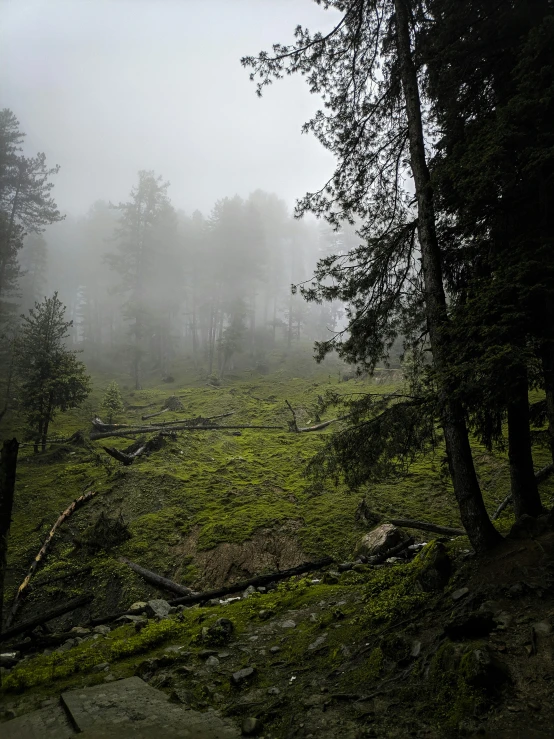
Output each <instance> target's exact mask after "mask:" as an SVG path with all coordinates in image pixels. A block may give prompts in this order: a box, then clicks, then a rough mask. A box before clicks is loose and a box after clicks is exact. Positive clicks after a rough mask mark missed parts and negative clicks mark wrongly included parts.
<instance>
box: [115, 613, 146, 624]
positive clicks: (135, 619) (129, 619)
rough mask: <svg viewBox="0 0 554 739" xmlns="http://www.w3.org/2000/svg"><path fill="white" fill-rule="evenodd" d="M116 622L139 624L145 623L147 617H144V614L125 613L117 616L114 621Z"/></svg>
mask: <svg viewBox="0 0 554 739" xmlns="http://www.w3.org/2000/svg"><path fill="white" fill-rule="evenodd" d="M117 622H119V623H122V624H139V623H143V624H147V623H148V619H147V618H145V617H144V616H131V614H129V613H126V614H125V615H124V616H120V617H119V618H117V619H116V623H117Z"/></svg>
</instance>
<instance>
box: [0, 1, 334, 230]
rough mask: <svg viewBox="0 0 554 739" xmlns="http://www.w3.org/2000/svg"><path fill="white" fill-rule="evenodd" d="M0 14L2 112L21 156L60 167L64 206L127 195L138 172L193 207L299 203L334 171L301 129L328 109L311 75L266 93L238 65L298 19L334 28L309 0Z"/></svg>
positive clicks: (113, 5) (76, 207) (7, 9)
mask: <svg viewBox="0 0 554 739" xmlns="http://www.w3.org/2000/svg"><path fill="white" fill-rule="evenodd" d="M0 14H1V18H0V107H2V108H4V107H8V108H11V109H12V110H13V111H14V113H15V114H16V116H17V117H18V118H19V120H20V122H21V128H22V130H23V131H25V132H26V133H27V138H26V153H28V154H34V153H36V152H37V151H44V152H45V153H46V155H47V160H48V162H49V163H50V164H52V165H54V164H59V165H61V170H60V173H59V174H58V175H57V176H56V178H55V190H54V194H55V197H56V200H57V202H58V205H59V207H60V209H61V210H62V211H64V212H68V213H71V214H74V215H77V214H80V213H83V212H85V211H86V210H87V209H88V207H89V206H90V205H91V204H92V203H93V202H94V201H95V200H97V199H100V198H102V199H105V200H111V201H112V202H119V201H121V200H126V199H127V197H128V194H129V190H130V188H131V186H132V185H133V184H134V183H135V181H136V179H137V171H138V170H139V169H154V170H155V171H156V173H157V174H161V175H163V177H164V178H165V179H167V180H169V181H170V182H171V187H170V190H169V194H170V196H171V199H172V202H173V204H174V205H175V206H176V207H178V208H183V209H184V210H186V211H187V212H188V213H190V212H192V211H193V210H194V209H196V208H199V209H200V210H202V211H203V212H205V213H208V212H209V210H210V209H211V207H212V205H213V203H214V201H215V200H216V199H218V198H221V197H224V196H226V195H229V196H232V195H234V194H239V195H241V196H244V197H246V196H248V194H249V193H250V192H252V191H253V190H254V189H256V188H262V189H264V190H268V191H272V192H276V193H277V194H278V195H279V196H280V197H282V198H284V199H285V200H286V201H287V203H288V204H289V206H292V205H293V204H294V200H295V199H296V198H298V197H301V196H302V195H303V194H304V192H305V191H307V190H311V189H315V188H317V187H320V186H321V185H322V184H323V183H324V181H325V179H327V178H328V177H329V175H330V174H331V172H332V167H333V160H332V157H331V156H330V155H329V154H328V153H327V152H325V150H324V149H323V148H322V147H321V146H320V144H319V143H318V142H317V141H316V140H315V139H313V138H312V137H310V136H308V135H302V134H301V133H300V128H301V125H302V123H303V122H304V121H305V120H307V119H308V118H309V117H310V116H311V115H312V114H313V113H314V112H315V111H316V109H317V108H318V107H319V100H318V99H317V98H315V97H314V96H311V95H310V94H309V91H308V89H307V86H306V84H305V82H304V81H303V79H301V78H295V77H289V78H286V79H284V80H282V81H280V82H277V83H275V84H273V85H272V86H271V87H270V88H269V89H268V90H267V92H266V93H265V94H264V97H263V98H262V99H261V100H260V99H258V98H257V97H256V95H255V86H254V84H253V83H251V82H250V81H249V79H248V75H249V70H245V69H243V68H242V67H241V65H240V57H241V56H244V55H247V54H256V53H257V52H259V51H260V50H262V49H268V50H269V49H270V47H271V44H272V43H274V42H278V41H279V42H288V41H290V40H292V32H293V29H294V27H295V26H296V25H297V24H299V23H301V24H302V25H307V26H308V27H309V28H310V29H314V30H315V29H321V30H325V29H326V28H329V27H330V26H331V25H332V21H333V20H334V18H335V16H332V15H331V13H330V12H325V11H322V10H321V8H319V7H318V6H317V5H315V3H314V2H313V0H34V1H32V0H0Z"/></svg>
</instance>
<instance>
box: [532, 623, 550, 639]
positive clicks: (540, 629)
mask: <svg viewBox="0 0 554 739" xmlns="http://www.w3.org/2000/svg"><path fill="white" fill-rule="evenodd" d="M532 628H533V631H534V632H535V634H537V636H548V635H549V634H551V633H552V626H551V625H550V624H549V623H546V621H540V622H538V623H536V624H533V627H532Z"/></svg>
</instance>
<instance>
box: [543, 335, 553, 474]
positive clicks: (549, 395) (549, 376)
mask: <svg viewBox="0 0 554 739" xmlns="http://www.w3.org/2000/svg"><path fill="white" fill-rule="evenodd" d="M540 355H541V361H542V373H543V378H544V390H545V393H546V419H547V421H548V441H549V444H550V455H551V457H552V461H553V462H554V343H552V342H551V341H545V342H543V344H542V346H541V348H540Z"/></svg>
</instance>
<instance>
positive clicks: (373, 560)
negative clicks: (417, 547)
mask: <svg viewBox="0 0 554 739" xmlns="http://www.w3.org/2000/svg"><path fill="white" fill-rule="evenodd" d="M413 543H414V540H413V539H412V537H411V536H410V538H409V539H406V541H401V542H400V544H397V545H396V546H395V547H392V548H391V549H389V550H388V551H386V552H383V554H377V555H374V556H373V557H368V558H367V561H368V563H369V564H372V565H378V564H381V562H386V561H387V559H389V557H394V556H395V555H396V554H400V552H403V551H404V549H407V548H408V547H409V546H410V545H411V544H413Z"/></svg>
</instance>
